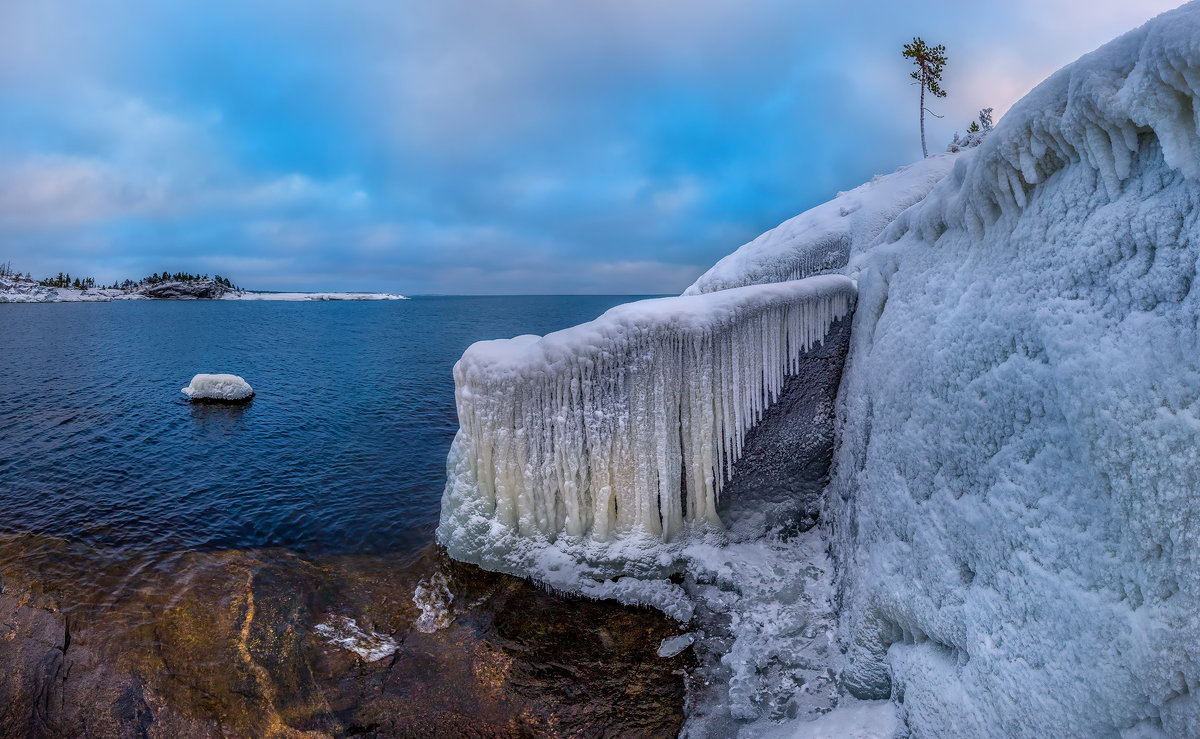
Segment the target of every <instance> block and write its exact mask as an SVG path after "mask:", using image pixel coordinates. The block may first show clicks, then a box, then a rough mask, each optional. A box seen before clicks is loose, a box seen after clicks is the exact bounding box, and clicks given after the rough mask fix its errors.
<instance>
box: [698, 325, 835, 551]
mask: <svg viewBox="0 0 1200 739" xmlns="http://www.w3.org/2000/svg"><path fill="white" fill-rule="evenodd" d="M850 320H851V319H850V317H848V316H847V317H846V318H843V319H841V320H838V321H835V322H834V323H833V324H832V325H831V326H830V328H829V332H828V334H826V336H825V339H824V341H823V342H822V343H821V344H820V345H819V346H814V347H813V348H812V349H810V350H809V351H808V352H806V353H805V355H804V356H803V357H802V358H801V360H800V365H799V368H798V370H799V371H797V372H796V373H795V374H794V375H792V376H791V377H789V378H787V379H786V380H785V381H784V383H783V388H782V389H781V390H780V392H779V398H778V400H776V401H775V403H774V405H772V406H771V408H770V409H769V410H768V411H767V413H765V414H764V415H763V417H762V420H761V421H759V423H758V424H757V425H756V426H755V427H754V428H752V429H751V430H750V431H749V432H748V433H747V434H746V441H745V444H744V446H743V448H742V455H741V457H740V458H739V459H738V460H737V461H736V462H735V463H734V465H733V470H732V472H731V473H730V476H729V481H728V482H727V483H725V486H724V488H723V489H722V491H721V494H722V496H725V497H728V498H732V499H742V500H754V501H755V508H756V509H758V510H756V511H755V514H756V515H763V516H772V515H775V512H776V511H779V512H782V511H787V515H789V516H791V517H793V518H794V517H795V516H796V515H797V514H799V515H800V518H799V520H797V521H796V522H795V525H796V526H797V527H798V528H799V529H800V530H804V529H807V528H809V527H811V526H812V525H813V524H814V523H816V521H817V516H818V514H819V512H820V509H821V500H822V493H824V491H825V486H826V485H827V484H828V482H829V465H830V461H831V460H832V458H833V452H834V440H835V432H834V408H835V405H836V400H837V391H838V383H839V382H840V381H841V376H842V365H843V364H844V363H845V360H846V352H847V351H848V349H849V346H850ZM764 528H765V527H764Z"/></svg>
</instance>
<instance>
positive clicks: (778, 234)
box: [684, 154, 958, 295]
mask: <svg viewBox="0 0 1200 739" xmlns="http://www.w3.org/2000/svg"><path fill="white" fill-rule="evenodd" d="M957 156H958V155H956V154H940V155H935V156H932V157H929V158H928V159H924V160H922V161H919V162H915V163H913V164H910V165H907V166H904V167H901V168H900V169H898V170H896V171H895V172H893V173H892V174H890V175H880V176H877V177H876V178H875V179H874V180H872V181H871V182H868V183H866V184H865V185H860V186H858V187H856V188H854V189H853V190H851V191H849V192H843V193H838V196H837V197H836V198H834V199H833V200H830V201H829V202H827V203H823V204H821V205H818V206H817V207H815V208H812V209H811V210H807V211H805V212H804V213H801V214H800V215H798V216H796V217H795V218H792V219H790V220H788V221H785V222H784V223H782V224H781V225H779V226H778V227H776V228H774V229H772V230H770V231H767V232H766V233H764V234H763V235H761V236H759V237H758V238H756V239H754V240H753V241H751V242H750V243H748V244H745V245H744V246H742V247H741V248H739V249H738V250H737V251H735V252H733V253H732V254H730V255H728V256H727V257H725V258H724V259H722V260H721V261H719V262H717V263H716V265H714V266H713V267H712V268H711V269H709V270H708V271H707V272H705V273H704V274H703V275H701V276H700V278H699V279H698V280H696V282H695V283H693V284H692V286H691V287H689V288H688V289H687V290H685V291H684V295H699V294H701V293H709V292H715V291H717V290H728V289H729V288H733V287H742V286H744V285H759V284H763V283H769V282H785V281H788V280H798V279H801V278H803V277H808V276H810V275H816V274H821V273H823V272H831V271H834V270H838V269H841V268H842V267H844V266H845V265H846V261H847V260H848V259H849V258H850V256H851V255H852V254H854V253H857V252H859V251H861V250H863V249H865V248H866V247H867V246H868V245H869V244H870V243H871V242H872V241H873V240H874V239H875V237H876V236H878V235H879V233H880V232H881V231H883V229H884V228H885V227H886V226H887V225H888V224H889V223H891V222H892V221H893V220H894V219H895V218H896V216H898V215H899V214H900V213H901V212H902V211H903V210H904V209H905V208H908V207H909V206H911V205H912V204H913V203H916V202H919V201H920V200H921V199H922V198H924V197H925V196H926V195H927V194H928V193H929V191H930V190H931V189H932V188H933V186H934V185H935V184H937V182H938V181H940V180H941V179H942V178H943V177H945V176H946V174H947V173H949V172H950V170H951V168H952V167H953V166H954V163H955V161H956V160H957Z"/></svg>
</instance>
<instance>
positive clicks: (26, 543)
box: [0, 535, 693, 737]
mask: <svg viewBox="0 0 1200 739" xmlns="http://www.w3.org/2000/svg"><path fill="white" fill-rule="evenodd" d="M430 588H433V589H434V590H436V591H437V593H436V595H437V598H436V600H437V602H438V606H439V609H445V610H444V612H441V611H439V614H438V616H437V618H433V619H431V618H429V609H430V606H429V602H430V597H429V594H428V592H426V594H425V596H422V595H421V592H422V589H424V590H426V591H428V590H429V589H430ZM0 615H3V616H4V617H5V620H3V621H0V664H4V665H5V667H6V669H5V670H4V671H0V696H2V697H3V698H4V699H5V700H3V701H0V706H3V705H5V704H7V705H8V708H7V709H3V708H0V725H3V726H4V727H5V728H6V729H7V730H9V731H13V732H16V733H17V734H20V733H21V732H23V731H24V732H25V733H28V734H36V735H55V736H57V735H63V736H67V735H70V736H76V735H83V734H84V733H89V732H90V733H99V734H102V735H103V734H104V732H103V731H100V732H96V731H94V729H95V727H96V726H102V727H103V726H109V727H113V728H114V729H115V728H117V727H122V728H123V729H129V728H131V727H138V726H140V727H141V728H142V730H143V733H149V734H150V735H152V736H153V735H156V734H157V735H170V736H179V737H188V736H210V735H213V734H214V730H215V731H216V733H221V734H226V735H235V736H269V735H291V734H294V733H295V732H315V735H317V736H343V735H348V734H360V733H367V734H375V735H382V736H395V735H403V736H411V735H420V736H447V735H463V734H470V735H473V736H512V735H530V734H536V735H551V736H554V735H580V734H582V735H592V734H596V733H599V732H604V733H606V734H609V735H639V736H667V735H674V734H676V733H678V731H679V728H680V726H681V724H682V718H683V717H682V706H683V695H684V676H683V675H684V670H685V669H689V668H690V667H691V666H692V665H693V661H692V660H693V658H692V656H691V651H690V650H689V651H686V652H684V653H683V654H681V655H679V656H677V657H672V658H661V657H658V656H657V655H656V653H655V650H656V649H657V647H658V645H659V644H660V643H661V642H662V640H663V639H664V638H668V637H672V636H675V635H677V634H678V633H679V629H678V628H677V627H675V626H674V625H673V624H672V623H671V622H669V621H668V620H667V619H666V618H664V617H663V616H661V615H660V614H658V613H656V612H652V611H635V610H630V609H626V608H623V607H620V606H617V605H615V604H611V603H597V602H592V601H586V600H579V599H572V598H562V597H557V596H554V595H550V594H547V593H545V592H543V591H541V590H539V589H537V588H535V587H533V586H531V585H530V584H528V583H526V582H525V581H522V580H519V579H516V578H512V577H508V576H504V575H496V574H492V573H488V572H484V571H481V570H479V569H477V568H474V567H471V566H468V565H463V564H460V563H456V562H454V561H452V560H450V559H448V558H447V557H445V556H444V555H443V554H442V553H440V552H439V551H437V550H436V549H434V548H432V547H429V548H426V549H425V550H423V551H422V552H421V553H420V555H419V556H417V557H415V558H413V557H409V558H407V561H404V560H401V559H397V558H392V557H387V556H374V555H337V556H329V557H320V558H312V559H308V558H303V557H300V556H298V555H296V554H295V553H292V552H288V551H286V550H281V549H273V550H257V551H240V550H227V551H210V552H184V553H177V554H159V555H154V554H149V553H143V554H137V553H135V552H130V551H128V550H121V549H117V548H111V549H105V548H99V547H94V546H84V545H81V544H78V543H69V542H66V541H63V540H61V539H54V538H49V537H36V536H32V535H18V536H9V537H0ZM117 733H120V732H117Z"/></svg>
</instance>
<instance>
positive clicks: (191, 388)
mask: <svg viewBox="0 0 1200 739" xmlns="http://www.w3.org/2000/svg"><path fill="white" fill-rule="evenodd" d="M182 392H183V394H184V395H186V396H188V397H189V398H191V399H192V400H193V401H197V402H204V401H215V402H224V403H245V402H247V401H249V400H250V399H251V398H253V397H254V389H253V388H251V387H250V383H248V382H246V381H245V380H243V379H242V378H240V377H238V376H237V375H196V376H195V377H193V378H192V381H191V382H190V383H189V384H188V386H187V387H185V388H183V390H182Z"/></svg>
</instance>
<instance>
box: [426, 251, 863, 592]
mask: <svg viewBox="0 0 1200 739" xmlns="http://www.w3.org/2000/svg"><path fill="white" fill-rule="evenodd" d="M853 300H854V283H853V282H852V281H851V280H849V279H847V278H846V277H843V276H840V275H829V276H824V277H816V278H810V279H808V280H802V281H797V282H788V283H780V284H775V285H761V286H753V287H746V288H739V289H736V290H727V291H722V292H720V293H714V294H711V295H702V296H693V297H679V298H662V299H657V300H645V301H640V302H637V303H630V304H627V305H622V306H618V307H616V308H613V309H612V310H610V311H608V312H607V313H605V314H604V315H603V316H601V317H600V318H598V319H597V320H595V321H592V322H590V323H586V324H583V325H581V326H576V327H574V328H570V329H566V330H564V331H559V332H556V333H553V334H549V335H547V336H545V337H536V336H520V337H517V338H515V339H509V340H503V341H483V342H478V343H476V344H474V345H472V346H471V347H470V348H469V349H468V350H467V352H466V353H465V354H464V355H463V357H462V359H461V360H459V362H458V363H457V364H456V365H455V367H454V378H455V396H456V400H457V404H458V416H459V424H460V429H459V432H458V434H457V435H456V437H455V440H454V444H453V446H452V448H451V452H450V458H449V461H448V480H447V484H446V492H445V494H444V496H443V499H442V518H441V524H440V526H439V528H438V539H439V541H441V542H442V544H443V545H445V546H446V547H447V549H448V550H449V551H450V553H451V554H452V555H453V556H454V557H456V558H458V559H463V560H466V561H471V562H476V563H481V564H484V565H485V566H487V567H489V568H490V569H499V570H503V571H517V572H522V574H525V573H527V572H528V570H527V564H525V563H523V561H522V560H521V559H520V558H521V556H522V551H521V548H522V547H523V546H524V545H525V543H528V542H539V541H541V542H555V541H556V540H557V539H559V538H565V539H566V540H567V541H568V542H579V543H580V544H581V545H586V544H587V542H594V543H597V544H604V543H606V542H613V541H615V540H618V539H622V538H625V537H628V538H629V539H630V541H634V542H640V544H639V546H638V547H635V548H629V549H622V550H618V551H615V553H614V554H613V558H614V559H615V560H617V561H621V560H628V559H630V558H634V559H636V558H637V557H638V552H641V553H645V552H647V551H648V552H650V555H651V556H650V559H651V560H653V558H654V557H653V552H654V546H655V544H661V543H662V542H664V541H669V540H671V539H672V538H674V537H677V536H678V535H680V534H682V533H683V532H684V531H685V530H688V529H695V528H697V527H699V528H700V529H703V528H704V527H705V526H713V527H718V528H719V527H720V526H721V525H722V524H721V521H720V518H719V517H718V515H717V497H718V495H719V494H720V491H721V486H722V484H723V483H724V481H725V479H726V478H727V476H728V473H729V471H730V470H731V469H732V466H733V464H734V463H735V462H736V461H737V459H738V457H739V456H740V454H741V452H742V449H743V443H744V440H745V437H746V433H747V431H748V430H749V429H750V428H751V427H752V426H753V424H754V423H755V422H756V421H757V420H758V419H759V418H761V416H762V414H763V411H764V410H765V409H766V407H767V406H769V405H770V404H771V402H773V401H774V400H775V398H776V396H777V395H778V393H779V390H780V388H781V387H782V386H783V383H784V379H785V377H787V376H788V375H789V374H792V373H794V370H795V367H796V363H797V361H798V359H799V357H800V355H801V353H802V352H804V351H805V350H807V349H808V348H810V347H812V346H813V345H814V344H816V343H818V342H820V341H822V340H823V338H824V336H825V333H826V331H827V330H828V329H829V327H830V325H831V324H832V323H833V322H834V321H836V320H837V319H839V318H841V317H842V316H845V315H846V314H847V313H848V312H849V311H850V308H851V306H852V304H853ZM685 491H686V492H685ZM641 544H644V545H645V546H644V547H642V546H641ZM585 548H586V546H585ZM635 549H636V551H635ZM568 559H571V557H569V556H564V561H565V560H568Z"/></svg>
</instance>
